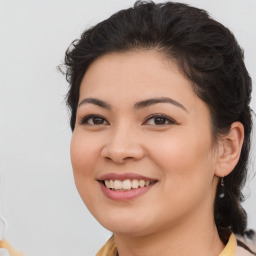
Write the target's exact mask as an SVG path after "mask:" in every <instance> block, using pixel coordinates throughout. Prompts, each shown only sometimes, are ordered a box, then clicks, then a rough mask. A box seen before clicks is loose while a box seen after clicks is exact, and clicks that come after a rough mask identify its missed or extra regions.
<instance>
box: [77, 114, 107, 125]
mask: <svg viewBox="0 0 256 256" xmlns="http://www.w3.org/2000/svg"><path fill="white" fill-rule="evenodd" d="M94 118H98V119H101V120H102V121H103V123H102V124H90V123H89V120H90V119H92V120H93V119H94ZM105 122H106V123H107V125H109V122H107V121H106V119H105V118H104V117H102V116H100V115H92V114H91V115H88V116H85V117H84V118H82V120H81V122H80V124H83V125H105V124H104V123H105Z"/></svg>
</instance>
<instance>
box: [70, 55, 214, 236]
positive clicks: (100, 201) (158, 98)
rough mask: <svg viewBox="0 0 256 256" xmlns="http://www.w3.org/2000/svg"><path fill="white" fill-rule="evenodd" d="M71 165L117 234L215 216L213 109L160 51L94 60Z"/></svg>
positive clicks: (91, 205) (96, 211) (99, 215)
mask: <svg viewBox="0 0 256 256" xmlns="http://www.w3.org/2000/svg"><path fill="white" fill-rule="evenodd" d="M71 160H72V166H73V170H74V177H75V182H76V186H77V189H78V191H79V193H80V195H81V197H82V199H83V201H84V203H85V204H86V206H87V207H88V209H89V210H90V211H91V213H92V214H93V215H94V217H95V218H96V219H97V220H98V221H99V222H100V223H101V224H102V225H103V226H105V227H106V228H107V229H109V230H111V231H113V232H115V233H123V234H136V235H139V234H149V233H152V232H156V231H157V230H163V229H166V228H173V227H174V226H177V225H183V224H184V223H187V224H188V223H191V222H196V221H202V220H205V218H210V219H213V202H214V197H215V189H216V184H217V178H216V177H215V176H214V172H215V166H216V162H217V152H216V148H215V147H214V142H213V138H212V132H211V122H210V112H209V109H208V107H207V105H206V104H205V103H204V102H203V101H202V100H200V99H199V98H198V97H197V96H196V94H195V93H194V91H193V89H192V86H191V83H190V82H189V81H188V80H187V79H186V78H184V76H183V75H182V74H181V73H180V72H179V70H178V68H177V66H176V65H175V64H174V63H173V62H171V61H166V60H164V59H163V57H162V56H161V55H160V54H159V53H157V52H154V51H134V52H128V53H111V54H108V55H105V56H103V57H100V58H99V59H97V60H96V61H95V62H94V63H92V65H91V66H90V68H89V69H88V71H87V72H86V74H85V76H84V78H83V80H82V83H81V88H80V98H79V104H78V108H77V119H76V124H75V129H74V133H73V137H72V142H71Z"/></svg>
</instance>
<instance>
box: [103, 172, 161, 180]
mask: <svg viewBox="0 0 256 256" xmlns="http://www.w3.org/2000/svg"><path fill="white" fill-rule="evenodd" d="M128 179H130V180H135V179H136V180H150V181H157V179H154V178H150V177H146V176H143V175H140V174H137V173H122V174H120V173H113V172H112V173H106V174H103V175H102V176H100V177H99V179H98V180H100V181H102V180H120V181H124V180H128Z"/></svg>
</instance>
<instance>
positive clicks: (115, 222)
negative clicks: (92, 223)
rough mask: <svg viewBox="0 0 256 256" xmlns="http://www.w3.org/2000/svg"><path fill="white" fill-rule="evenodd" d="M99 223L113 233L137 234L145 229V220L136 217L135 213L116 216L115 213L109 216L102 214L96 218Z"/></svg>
mask: <svg viewBox="0 0 256 256" xmlns="http://www.w3.org/2000/svg"><path fill="white" fill-rule="evenodd" d="M97 220H98V221H99V223H100V224H101V225H102V226H103V227H105V228H106V229H108V230H109V231H111V232H113V233H121V234H126V235H128V234H131V235H132V234H139V233H141V232H143V231H145V229H147V226H152V225H150V224H149V225H147V221H146V219H145V218H141V217H140V218H136V215H134V214H133V215H131V216H120V215H119V216H118V217H117V215H116V214H114V215H111V216H106V215H105V216H104V218H97Z"/></svg>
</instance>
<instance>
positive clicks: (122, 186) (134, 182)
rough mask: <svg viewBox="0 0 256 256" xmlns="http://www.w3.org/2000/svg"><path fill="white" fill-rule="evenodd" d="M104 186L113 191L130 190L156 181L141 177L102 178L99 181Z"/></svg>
mask: <svg viewBox="0 0 256 256" xmlns="http://www.w3.org/2000/svg"><path fill="white" fill-rule="evenodd" d="M101 182H102V183H103V185H104V186H105V187H107V188H108V189H110V190H113V191H131V190H135V189H138V188H144V187H148V186H150V185H152V184H154V183H156V182H157V181H151V180H143V179H140V180H139V179H125V180H123V181H121V180H103V181H101Z"/></svg>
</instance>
